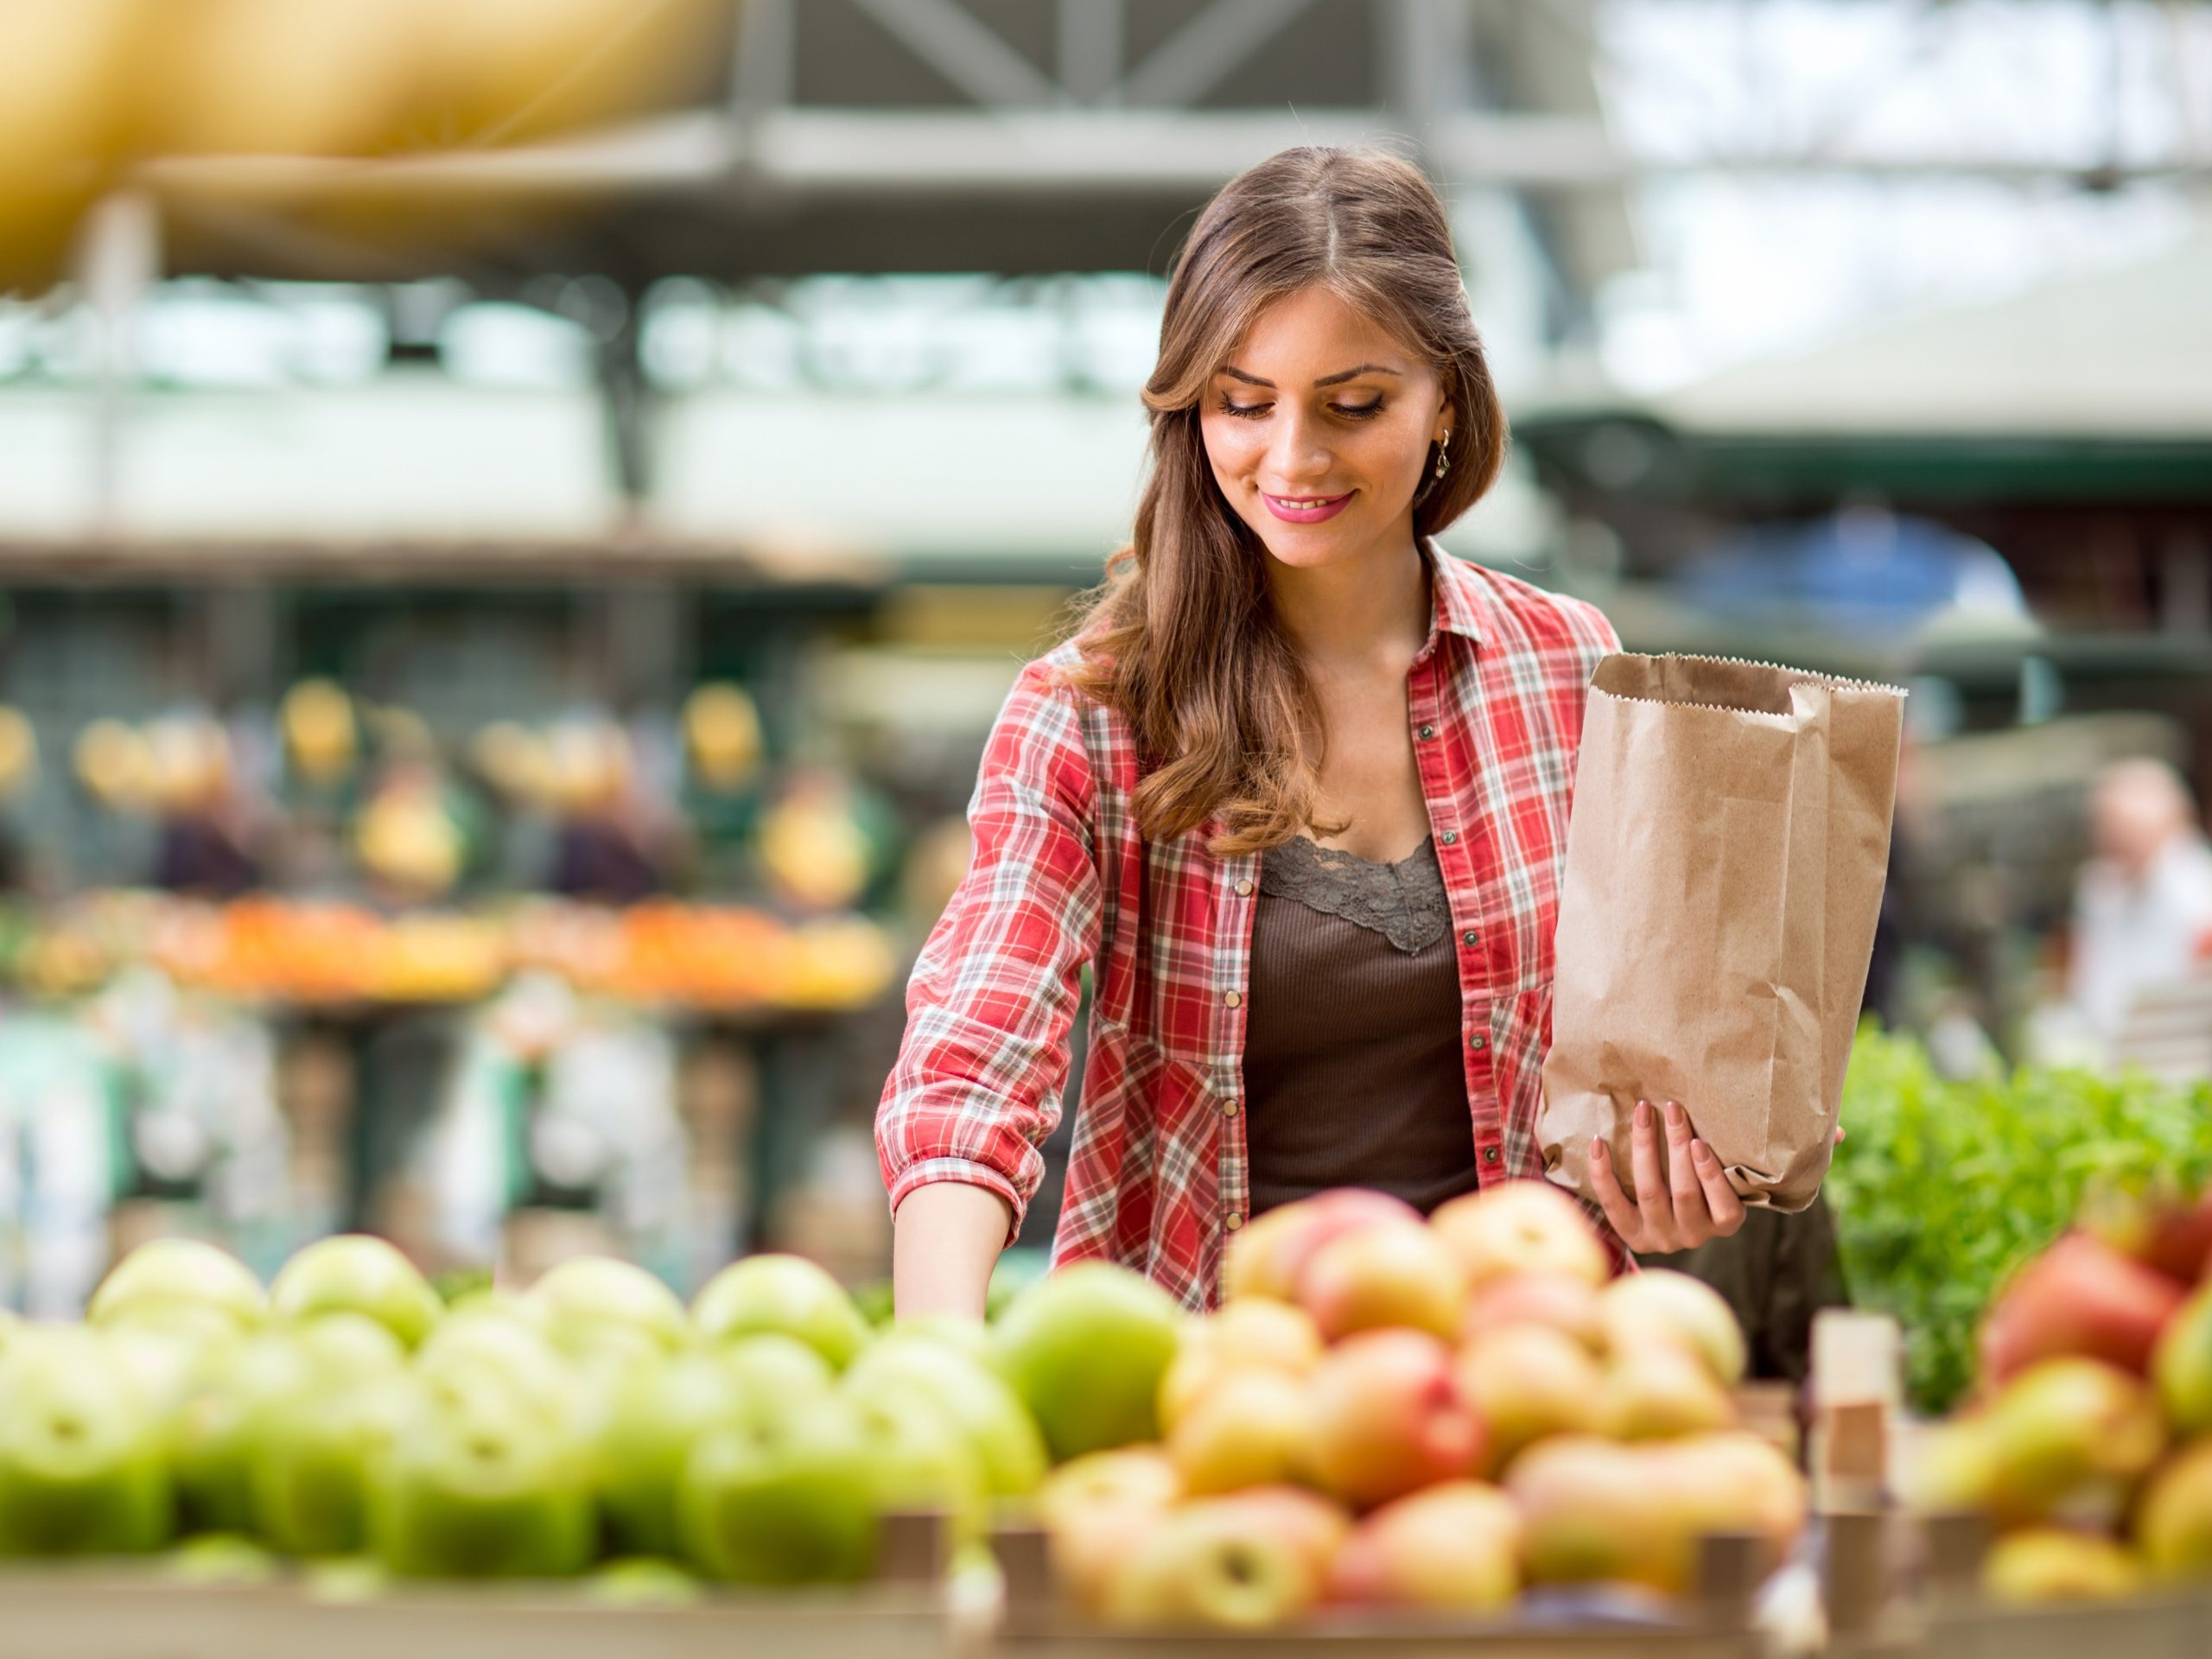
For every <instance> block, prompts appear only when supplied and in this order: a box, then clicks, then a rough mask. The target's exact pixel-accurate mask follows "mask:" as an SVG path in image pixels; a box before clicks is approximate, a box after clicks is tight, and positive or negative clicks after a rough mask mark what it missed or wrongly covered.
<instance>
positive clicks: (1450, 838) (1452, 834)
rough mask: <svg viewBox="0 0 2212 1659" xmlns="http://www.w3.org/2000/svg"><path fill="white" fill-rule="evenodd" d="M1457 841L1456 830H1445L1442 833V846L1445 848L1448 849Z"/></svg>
mask: <svg viewBox="0 0 2212 1659" xmlns="http://www.w3.org/2000/svg"><path fill="white" fill-rule="evenodd" d="M1457 840H1459V831H1458V830H1457V829H1446V831H1445V832H1444V844H1445V845H1446V847H1449V846H1450V845H1451V844H1452V842H1455V841H1457Z"/></svg>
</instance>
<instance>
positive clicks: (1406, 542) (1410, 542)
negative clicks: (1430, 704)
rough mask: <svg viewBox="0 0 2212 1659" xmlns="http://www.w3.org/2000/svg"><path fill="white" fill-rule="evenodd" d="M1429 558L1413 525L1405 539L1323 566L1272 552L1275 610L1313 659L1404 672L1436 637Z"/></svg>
mask: <svg viewBox="0 0 2212 1659" xmlns="http://www.w3.org/2000/svg"><path fill="white" fill-rule="evenodd" d="M1428 581H1429V578H1428V561H1427V559H1425V558H1424V557H1422V556H1421V550H1420V548H1419V547H1418V546H1417V545H1416V544H1415V543H1414V538H1413V532H1412V530H1411V527H1410V526H1408V530H1407V532H1406V535H1405V537H1404V538H1403V539H1402V540H1398V539H1395V538H1394V539H1393V541H1391V542H1390V543H1386V544H1385V545H1384V546H1383V547H1381V548H1378V549H1377V550H1376V551H1374V552H1372V553H1369V554H1363V555H1362V556H1358V557H1357V558H1349V559H1342V560H1338V562H1336V563H1332V564H1326V565H1322V566H1319V567H1318V568H1312V569H1301V568H1300V567H1297V566H1294V565H1287V564H1284V563H1281V562H1280V561H1278V560H1276V559H1274V558H1270V559H1269V560H1268V591H1269V596H1270V597H1271V598H1272V599H1273V601H1274V609H1275V615H1276V617H1277V619H1278V620H1280V621H1281V624H1282V628H1283V632H1285V633H1287V635H1289V637H1290V641H1291V643H1292V645H1294V646H1296V647H1297V649H1298V652H1299V654H1300V656H1301V657H1303V658H1305V659H1306V662H1307V663H1308V664H1312V665H1313V666H1314V667H1316V668H1319V669H1322V670H1324V671H1326V670H1328V669H1330V668H1342V669H1349V670H1357V669H1363V668H1370V667H1376V666H1380V665H1388V666H1395V668H1397V669H1399V670H1401V671H1402V668H1403V666H1404V664H1407V663H1408V662H1410V661H1411V660H1412V659H1413V658H1414V654H1415V653H1416V652H1419V651H1420V650H1421V645H1423V644H1424V643H1425V642H1426V641H1427V639H1428V631H1429V625H1430V620H1431V618H1432V615H1433V601H1432V600H1431V598H1430V594H1429V588H1428Z"/></svg>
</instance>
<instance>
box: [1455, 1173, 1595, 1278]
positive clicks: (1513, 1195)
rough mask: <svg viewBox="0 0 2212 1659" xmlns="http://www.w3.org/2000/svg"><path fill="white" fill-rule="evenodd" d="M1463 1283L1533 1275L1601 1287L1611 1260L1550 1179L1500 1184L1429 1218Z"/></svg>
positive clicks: (1580, 1213) (1583, 1218) (1585, 1219)
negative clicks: (1456, 1263) (1455, 1261)
mask: <svg viewBox="0 0 2212 1659" xmlns="http://www.w3.org/2000/svg"><path fill="white" fill-rule="evenodd" d="M1429 1225H1430V1226H1432V1227H1433V1228H1434V1229H1435V1230H1436V1233H1437V1236H1439V1237H1440V1238H1441V1239H1442V1240H1443V1241H1444V1243H1446V1245H1447V1246H1448V1247H1449V1248H1450V1249H1451V1250H1452V1254H1453V1255H1457V1256H1458V1257H1459V1262H1460V1264H1461V1265H1462V1266H1463V1267H1465V1268H1466V1270H1467V1280H1468V1282H1469V1283H1470V1284H1471V1285H1474V1286H1477V1287H1480V1286H1483V1285H1486V1284H1488V1283H1490V1281H1491V1280H1493V1279H1504V1278H1508V1277H1510V1276H1512V1275H1513V1274H1523V1273H1537V1274H1554V1275H1556V1276H1558V1277H1560V1278H1567V1279H1580V1280H1581V1281H1583V1282H1584V1283H1586V1284H1590V1285H1602V1284H1604V1283H1605V1281H1606V1280H1607V1279H1608V1278H1609V1277H1611V1274H1612V1262H1611V1259H1610V1258H1609V1257H1608V1256H1607V1255H1606V1254H1605V1246H1604V1245H1603V1244H1601V1243H1599V1242H1598V1234H1597V1231H1596V1230H1595V1229H1594V1228H1592V1225H1591V1224H1590V1218H1589V1217H1588V1215H1587V1214H1586V1212H1585V1211H1584V1210H1583V1208H1582V1206H1581V1205H1580V1204H1578V1203H1577V1202H1576V1201H1575V1200H1574V1199H1573V1198H1570V1197H1568V1196H1567V1193H1566V1192H1564V1191H1562V1190H1561V1189H1560V1188H1559V1187H1556V1186H1554V1185H1552V1184H1551V1183H1550V1182H1548V1181H1533V1180H1532V1181H1501V1182H1499V1183H1498V1184H1497V1185H1495V1186H1486V1187H1484V1188H1483V1190H1482V1191H1481V1192H1470V1193H1468V1194H1466V1196H1465V1197H1464V1198H1454V1199H1452V1201H1451V1202H1450V1203H1449V1204H1446V1205H1442V1206H1441V1207H1440V1208H1439V1209H1438V1211H1437V1212H1436V1213H1435V1215H1433V1216H1432V1217H1430V1218H1429Z"/></svg>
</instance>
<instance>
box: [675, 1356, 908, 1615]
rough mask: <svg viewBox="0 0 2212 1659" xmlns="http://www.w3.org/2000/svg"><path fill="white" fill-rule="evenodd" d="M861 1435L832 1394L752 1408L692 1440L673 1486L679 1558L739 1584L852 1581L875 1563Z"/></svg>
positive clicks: (870, 1480) (872, 1496)
mask: <svg viewBox="0 0 2212 1659" xmlns="http://www.w3.org/2000/svg"><path fill="white" fill-rule="evenodd" d="M875 1503H876V1482H875V1475H874V1471H873V1470H872V1469H870V1467H869V1466H868V1440H867V1437H866V1436H865V1435H864V1434H863V1433H862V1432H861V1424H860V1419H859V1415H858V1414H857V1413H856V1412H855V1410H854V1408H853V1407H852V1405H851V1403H850V1402H848V1401H846V1400H844V1399H842V1397H840V1396H838V1395H816V1396H811V1397H800V1398H797V1399H791V1400H785V1401H779V1402H774V1403H769V1402H753V1403H752V1404H750V1405H748V1407H747V1409H746V1410H745V1411H744V1412H743V1413H742V1414H741V1416H740V1418H739V1420H738V1421H734V1422H730V1423H725V1424H723V1425H721V1426H720V1427H715V1428H710V1429H709V1430H708V1431H707V1432H706V1433H704V1434H702V1435H701V1436H700V1438H699V1440H698V1441H697V1442H696V1444H695V1445H694V1446H692V1448H691V1452H690V1456H689V1457H688V1458H687V1459H685V1460H684V1465H683V1479H682V1480H681V1481H680V1482H679V1483H678V1484H677V1529H678V1531H679V1532H680V1533H681V1535H682V1536H683V1546H684V1553H685V1554H686V1555H687V1556H688V1557H689V1558H690V1560H691V1562H692V1563H693V1565H695V1566H696V1567H698V1568H699V1569H700V1570H701V1571H702V1572H703V1573H707V1574H709V1576H711V1577H714V1578H717V1579H723V1580H730V1581H732V1582H734V1583H740V1584H818V1583H831V1582H852V1581H855V1580H860V1579H863V1578H866V1577H867V1576H868V1571H869V1569H870V1568H871V1567H873V1565H874V1559H875V1539H876V1525H877V1522H876V1513H875Z"/></svg>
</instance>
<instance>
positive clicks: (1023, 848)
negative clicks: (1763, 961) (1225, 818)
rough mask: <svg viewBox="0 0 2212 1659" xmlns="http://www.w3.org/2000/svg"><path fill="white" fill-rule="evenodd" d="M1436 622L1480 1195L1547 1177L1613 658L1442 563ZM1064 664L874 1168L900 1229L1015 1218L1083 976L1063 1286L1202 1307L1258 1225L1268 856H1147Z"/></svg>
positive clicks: (1546, 611) (1445, 822)
mask: <svg viewBox="0 0 2212 1659" xmlns="http://www.w3.org/2000/svg"><path fill="white" fill-rule="evenodd" d="M1430 566H1431V569H1432V570H1433V572H1434V575H1435V580H1434V582H1433V592H1434V594H1435V616H1434V620H1433V624H1432V626H1431V628H1430V631H1429V636H1428V639H1427V643H1426V644H1425V645H1422V647H1421V652H1420V653H1419V654H1418V655H1417V656H1415V657H1414V660H1413V664H1412V667H1411V669H1410V670H1409V671H1408V674H1407V676H1406V702H1407V718H1408V721H1410V722H1411V725H1412V735H1413V738H1414V758H1415V760H1416V762H1417V763H1418V766H1419V767H1420V772H1421V792H1422V794H1423V795H1424V796H1425V797H1426V798H1427V804H1428V820H1429V823H1430V826H1431V828H1432V829H1433V831H1434V834H1435V837H1436V853H1437V858H1438V861H1439V862H1440V864H1441V865H1442V867H1443V871H1444V882H1445V887H1446V891H1447V893H1448V894H1449V897H1450V900H1451V907H1452V930H1453V932H1454V934H1455V936H1456V938H1458V940H1459V988H1460V1008H1461V1013H1460V1030H1461V1032H1462V1033H1464V1034H1465V1039H1466V1046H1465V1059H1466V1077H1467V1103H1468V1109H1469V1114H1470V1117H1471V1129H1472V1133H1473V1135H1474V1142H1475V1147H1476V1156H1477V1167H1478V1173H1479V1176H1480V1179H1481V1180H1482V1181H1483V1183H1484V1185H1489V1184H1491V1182H1493V1181H1499V1180H1503V1179H1507V1178H1509V1177H1512V1176H1534V1177H1535V1178H1537V1179H1541V1178H1542V1176H1543V1173H1544V1167H1543V1158H1542V1155H1541V1154H1540V1153H1539V1152H1538V1151H1537V1149H1536V1145H1535V1122H1536V1109H1537V1105H1538V1103H1539V1101H1540V1099H1541V1094H1540V1084H1541V1075H1542V1071H1543V1060H1544V1053H1545V1050H1546V1049H1547V1048H1548V1046H1549V1044H1550V1038H1551V1007H1552V932H1553V928H1554V925H1555V923H1556V922H1557V919H1558V914H1559V879H1560V860H1561V858H1562V856H1563V855H1564V854H1565V851H1566V848H1567V801H1568V796H1569V793H1570V791H1572V789H1573V782H1574V757H1575V749H1576V746H1577V744H1578V743H1579V742H1580V740H1581V736H1582V709H1583V700H1584V696H1585V694H1586V689H1587V687H1588V684H1589V681H1590V676H1591V673H1592V670H1594V669H1595V668H1596V666H1597V664H1598V662H1599V658H1602V657H1604V656H1605V654H1606V653H1607V652H1611V651H1616V650H1618V649H1619V642H1618V639H1616V638H1615V637H1614V634H1613V631H1612V628H1611V626H1610V625H1609V624H1608V623H1607V622H1606V621H1605V618H1604V617H1603V616H1601V615H1599V613H1598V612H1597V611H1596V610H1594V609H1592V607H1590V606H1588V605H1586V604H1583V603H1581V602H1580V601H1576V600H1572V599H1565V598H1561V597H1560V596H1559V595H1557V594H1547V593H1544V592H1543V591H1541V589H1538V588H1532V587H1530V586H1529V585H1528V584H1527V583H1526V582H1518V581H1516V580H1515V579H1514V578H1512V577H1510V576H1505V575H1497V574H1495V573H1493V572H1491V571H1488V570H1484V569H1482V568H1480V567H1479V566H1476V565H1471V564H1468V563H1463V562H1461V561H1460V560H1458V559H1455V558H1452V557H1451V556H1448V555H1446V554H1443V553H1442V552H1441V551H1440V550H1434V549H1433V548H1432V550H1431V557H1430ZM1075 656H1076V653H1075V648H1074V646H1073V645H1072V644H1068V645H1062V646H1061V647H1060V648H1059V649H1058V650H1057V651H1055V652H1052V653H1051V654H1050V655H1049V656H1046V657H1044V658H1039V660H1037V661H1036V662H1033V663H1031V664H1029V665H1028V666H1027V668H1025V669H1024V670H1023V671H1022V673H1021V676H1020V679H1019V680H1018V681H1017V682H1016V683H1015V685H1014V690H1013V691H1012V693H1011V694H1010V695H1009V696H1007V702H1006V706H1005V708H1004V709H1002V710H1001V713H1000V715H999V718H998V721H997V724H996V725H995V727H994V728H992V731H991V735H990V741H989V743H988V746H987V747H986V748H985V750H984V752H983V764H982V774H981V776H980V778H979V779H978V780H977V783H976V793H975V797H974V799H973V800H972V801H971V803H970V804H969V826H970V828H971V829H972V831H973V834H974V841H975V850H974V854H973V856H972V858H971V860H970V862H969V868H968V872H967V874H966V876H965V877H964V878H963V880H962V881H961V883H960V886H959V888H958V889H957V891H956V892H955V893H954V894H953V897H952V900H951V903H950V905H948V906H946V909H945V912H944V916H943V917H942V918H940V919H939V920H938V924H937V925H936V926H935V927H934V928H933V929H932V930H931V933H930V936H929V938H928V940H927V942H926V943H925V944H924V946H923V948H922V952H921V956H920V958H919V960H918V961H917V963H915V966H914V971H913V976H912V980H911V982H909V984H908V987H907V993H906V1011H907V1020H906V1039H905V1042H904V1043H903V1045H902V1046H901V1048H900V1052H899V1060H898V1064H897V1065H896V1066H895V1067H894V1069H893V1071H892V1073H891V1077H890V1079H889V1081H888V1082H887V1084H886V1085H885V1087H884V1090H883V1101H882V1104H881V1107H880V1109H879V1111H878V1114H877V1117H876V1145H877V1149H878V1152H879V1154H880V1157H881V1160H882V1164H883V1175H884V1180H885V1182H886V1184H887V1185H888V1186H889V1188H890V1192H891V1203H892V1206H893V1209H896V1208H897V1206H898V1205H899V1202H900V1200H902V1199H903V1198H906V1194H907V1193H909V1192H912V1191H913V1190H914V1189H915V1188H916V1187H918V1186H922V1185H927V1184H928V1183H930V1182H931V1181H962V1182H967V1183H970V1184H973V1185H978V1186H984V1187H988V1188H989V1189H990V1190H991V1191H992V1192H996V1193H997V1194H999V1196H1000V1197H1001V1198H1005V1199H1006V1200H1007V1203H1009V1204H1010V1205H1013V1206H1014V1216H1015V1225H1016V1227H1017V1229H1018V1228H1019V1226H1020V1216H1021V1214H1022V1211H1023V1210H1024V1208H1025V1207H1026V1206H1027V1203H1028V1201H1029V1198H1030V1196H1031V1195H1032V1194H1033V1192H1035V1191H1036V1189H1037V1183H1038V1179H1039V1175H1040V1173H1042V1169H1043V1159H1042V1158H1041V1157H1040V1155H1039V1153H1038V1150H1037V1148H1038V1146H1039V1143H1040V1142H1042V1141H1043V1140H1044V1139H1045V1137H1046V1135H1048V1134H1050V1133H1051V1132H1052V1128H1053V1125H1054V1124H1055V1123H1056V1122H1058V1117H1059V1101H1060V1091H1061V1086H1062V1084H1064V1082H1065V1079H1066V1077H1067V1069H1068V1042H1067V1039H1068V1029H1069V1027H1070V1024H1071V1021H1072V1020H1073V1019H1074V1016H1075V1012H1076V1007H1077V1001H1078V999H1079V996H1080V994H1081V975H1082V971H1083V968H1084V964H1085V963H1091V964H1093V970H1094V974H1095V978H1096V988H1095V996H1094V1001H1093V1004H1092V1014H1091V1026H1090V1053H1089V1057H1088V1059H1087V1063H1086V1065H1085V1067H1084V1076H1083V1094H1082V1100H1081V1103H1080V1105H1079V1107H1078V1109H1077V1118H1076V1130H1075V1145H1074V1150H1073V1153H1072V1154H1071V1158H1070V1160H1069V1165H1068V1180H1067V1195H1066V1198H1065V1202H1064V1204H1063V1205H1062V1208H1061V1213H1060V1227H1059V1236H1058V1239H1057V1241H1056V1242H1055V1245H1054V1249H1053V1259H1054V1262H1055V1263H1056V1264H1058V1263H1061V1262H1069V1261H1073V1260H1077V1259H1080V1258H1084V1257H1090V1256H1103V1257H1105V1258H1107V1259H1109V1260H1112V1261H1117V1262H1123V1263H1125V1264H1126V1265H1128V1266H1129V1267H1132V1268H1137V1269H1139V1270H1141V1272H1143V1273H1145V1274H1148V1275H1149V1276H1150V1277H1152V1278H1153V1279H1154V1280H1155V1281H1157V1282H1159V1283H1160V1284H1161V1285H1163V1286H1164V1287H1166V1288H1167V1289H1168V1290H1169V1291H1171V1292H1173V1294H1175V1295H1177V1296H1179V1298H1181V1299H1182V1300H1183V1301H1184V1302H1185V1304H1186V1305H1187V1306H1192V1307H1204V1306H1210V1305H1211V1303H1212V1302H1213V1301H1214V1300H1216V1296H1217V1290H1216V1286H1217V1280H1218V1275H1219V1271H1220V1263H1221V1255H1222V1246H1223V1243H1224V1240H1225V1238H1226V1237H1227V1236H1228V1234H1230V1233H1231V1232H1233V1231H1235V1230H1236V1229H1237V1228H1239V1227H1241V1226H1242V1225H1243V1223H1244V1220H1245V1216H1246V1209H1245V1205H1246V1202H1247V1198H1246V1188H1245V1179H1246V1172H1245V1153H1244V1116H1243V1109H1242V1108H1243V1098H1244V1091H1243V1051H1244V1006H1243V1004H1244V995H1245V992H1246V988H1247V979H1248V975H1249V968H1250V963H1251V945H1252V912H1253V908H1254V904H1255V898H1254V895H1255V892H1256V891H1257V886H1258V881H1259V863H1260V861H1259V858H1258V855H1245V856H1242V857H1233V858H1216V857H1215V856H1214V855H1212V854H1211V853H1209V852H1208V851H1207V850H1206V846H1205V843H1206V842H1207V840H1208V839H1209V838H1210V837H1211V836H1212V835H1214V834H1216V833H1217V832H1218V829H1219V825H1218V824H1217V823H1215V824H1208V825H1205V826H1203V827H1201V828H1200V829H1197V830H1194V831H1192V832H1191V833H1189V834H1187V835H1184V836H1178V837H1176V838H1175V839H1174V840H1173V841H1171V842H1158V843H1154V844H1151V845H1147V843H1146V842H1145V841H1144V840H1143V838H1142V837H1141V836H1140V835H1139V834H1138V832H1137V825H1136V815H1135V810H1134V808H1133V805H1132V796H1133V794H1134V792H1135V785H1136V781H1137V757H1136V751H1135V744H1134V740H1133V738H1132V735H1131V734H1130V732H1129V730H1128V726H1127V724H1126V722H1125V721H1122V719H1121V718H1120V716H1118V715H1116V714H1114V713H1113V712H1112V711H1110V710H1109V709H1104V708H1103V707H1101V706H1099V705H1098V704H1096V702H1092V701H1091V700H1090V699H1089V698H1086V697H1084V696H1081V695H1080V694H1078V693H1077V692H1075V691H1073V690H1069V689H1068V688H1066V687H1065V686H1063V685H1061V684H1059V683H1058V680H1057V671H1058V670H1060V669H1061V668H1063V667H1065V666H1066V665H1068V664H1071V663H1072V662H1073V661H1074V660H1075Z"/></svg>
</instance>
